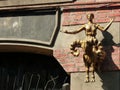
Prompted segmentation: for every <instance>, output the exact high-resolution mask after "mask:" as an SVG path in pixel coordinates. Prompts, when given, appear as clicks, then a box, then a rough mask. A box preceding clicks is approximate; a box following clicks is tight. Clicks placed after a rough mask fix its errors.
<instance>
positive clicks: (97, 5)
mask: <svg viewBox="0 0 120 90" xmlns="http://www.w3.org/2000/svg"><path fill="white" fill-rule="evenodd" d="M119 1H120V0H77V1H76V2H74V3H72V4H71V6H64V7H62V8H63V9H62V10H63V11H62V15H61V18H62V21H61V30H62V29H63V30H64V29H67V30H75V29H78V28H79V27H80V25H81V24H84V23H87V19H86V14H87V13H94V15H95V19H94V22H95V23H99V24H102V25H101V26H106V25H107V22H109V21H110V18H114V23H113V24H112V25H111V27H110V28H109V30H108V31H107V32H106V33H102V34H101V32H99V31H98V34H97V38H98V39H99V40H101V41H103V44H104V46H105V50H106V52H107V57H106V59H105V61H104V63H103V66H102V69H103V70H105V71H111V70H120V34H119V33H120V22H119V21H120V7H119V6H120V3H118V2H119ZM111 2H114V3H111ZM84 38H85V34H84V32H81V33H80V34H77V35H67V34H64V33H61V32H60V33H59V35H58V37H57V40H56V44H55V48H54V56H55V58H56V59H57V60H58V62H60V64H61V65H62V66H63V68H64V69H65V70H66V71H67V72H78V71H85V67H84V62H83V58H82V55H83V53H84V52H83V51H82V49H80V55H79V56H78V57H74V56H73V55H71V54H70V50H69V45H70V44H71V43H72V42H73V41H74V40H76V39H84Z"/></svg>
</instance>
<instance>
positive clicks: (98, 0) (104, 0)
mask: <svg viewBox="0 0 120 90" xmlns="http://www.w3.org/2000/svg"><path fill="white" fill-rule="evenodd" d="M110 1H111V0H96V2H110Z"/></svg>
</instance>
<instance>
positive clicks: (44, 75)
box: [0, 53, 69, 90]
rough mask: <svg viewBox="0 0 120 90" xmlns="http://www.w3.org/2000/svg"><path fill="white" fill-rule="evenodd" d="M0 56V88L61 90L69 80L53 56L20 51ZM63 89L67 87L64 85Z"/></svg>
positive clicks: (7, 89) (8, 89)
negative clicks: (24, 53)
mask: <svg viewBox="0 0 120 90" xmlns="http://www.w3.org/2000/svg"><path fill="white" fill-rule="evenodd" d="M28 56H29V58H28ZM0 57H1V60H0V90H62V86H63V84H65V83H66V82H69V76H68V75H67V74H66V73H65V72H64V70H63V69H62V68H61V67H60V65H59V64H58V63H57V62H56V61H55V59H54V58H53V57H48V56H41V55H34V54H32V55H29V54H26V55H23V54H21V53H17V54H16V53H4V54H1V55H0ZM40 59H41V60H44V61H41V60H40ZM63 90H68V89H65V86H64V87H63Z"/></svg>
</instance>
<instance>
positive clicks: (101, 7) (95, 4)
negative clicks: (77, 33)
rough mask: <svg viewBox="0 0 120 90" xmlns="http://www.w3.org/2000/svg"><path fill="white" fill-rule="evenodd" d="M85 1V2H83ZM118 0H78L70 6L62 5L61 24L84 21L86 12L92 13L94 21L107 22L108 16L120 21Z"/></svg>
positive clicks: (73, 23)
mask: <svg viewBox="0 0 120 90" xmlns="http://www.w3.org/2000/svg"><path fill="white" fill-rule="evenodd" d="M85 1H87V2H85ZM117 1H119V2H120V0H112V1H111V0H80V1H77V2H75V3H73V4H72V6H66V7H63V14H62V25H63V26H68V25H78V24H83V23H86V22H87V20H86V16H85V15H86V14H87V13H94V15H95V19H94V22H97V23H103V22H109V20H110V18H115V19H114V21H117V22H118V21H120V8H119V7H120V3H117ZM112 2H113V3H112Z"/></svg>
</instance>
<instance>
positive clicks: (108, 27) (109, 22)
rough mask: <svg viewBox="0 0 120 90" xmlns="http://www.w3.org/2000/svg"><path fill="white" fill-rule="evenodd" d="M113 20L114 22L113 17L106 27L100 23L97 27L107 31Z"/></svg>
mask: <svg viewBox="0 0 120 90" xmlns="http://www.w3.org/2000/svg"><path fill="white" fill-rule="evenodd" d="M112 22H113V19H111V20H110V22H109V23H108V25H107V26H106V27H105V28H104V27H102V26H100V25H97V27H98V29H99V30H101V31H106V30H107V29H108V28H109V27H110V25H111V24H112Z"/></svg>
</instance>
